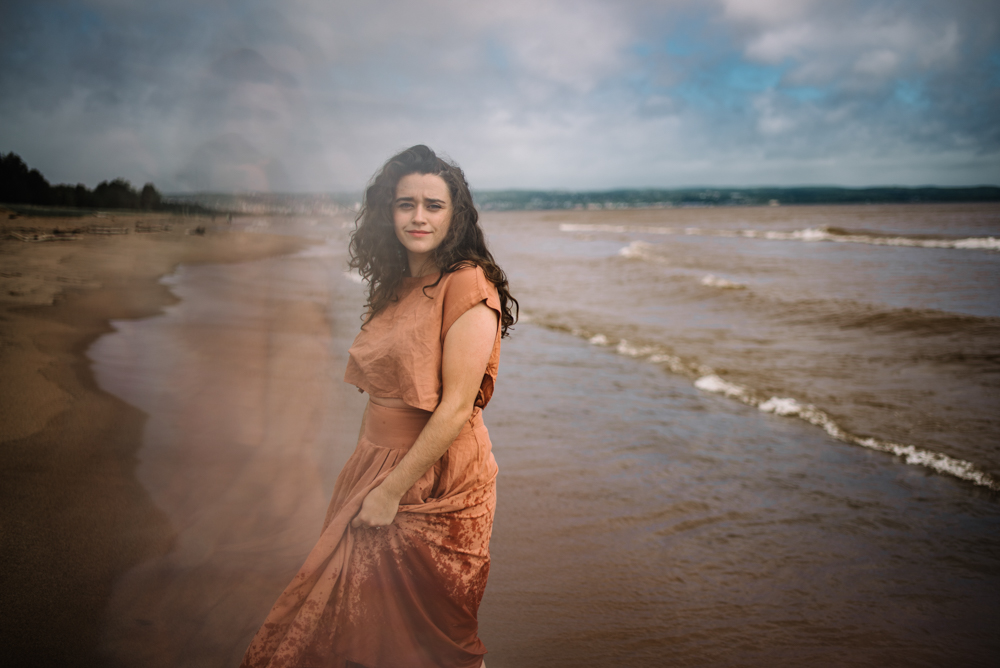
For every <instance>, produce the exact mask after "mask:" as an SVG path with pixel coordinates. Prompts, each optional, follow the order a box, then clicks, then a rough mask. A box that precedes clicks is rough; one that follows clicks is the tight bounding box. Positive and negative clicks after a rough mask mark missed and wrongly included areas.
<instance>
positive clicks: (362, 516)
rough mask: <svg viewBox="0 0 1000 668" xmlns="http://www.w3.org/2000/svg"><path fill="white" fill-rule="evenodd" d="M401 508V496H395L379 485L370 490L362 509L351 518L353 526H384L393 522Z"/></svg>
mask: <svg viewBox="0 0 1000 668" xmlns="http://www.w3.org/2000/svg"><path fill="white" fill-rule="evenodd" d="M398 510H399V498H398V497H393V495H392V494H390V493H388V492H387V491H386V490H385V489H383V488H382V485H379V486H378V487H376V488H375V489H373V490H372V491H370V492H368V495H367V496H366V497H365V500H364V502H362V504H361V510H359V511H358V514H357V515H355V516H354V519H353V520H351V526H352V527H353V528H355V529H357V528H359V527H374V528H376V529H377V528H379V527H384V526H388V525H390V524H392V520H394V519H395V518H396V512H397V511H398Z"/></svg>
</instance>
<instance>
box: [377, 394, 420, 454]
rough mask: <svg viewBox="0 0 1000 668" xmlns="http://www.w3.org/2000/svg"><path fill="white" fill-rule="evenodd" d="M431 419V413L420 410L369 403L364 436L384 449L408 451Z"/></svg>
mask: <svg viewBox="0 0 1000 668" xmlns="http://www.w3.org/2000/svg"><path fill="white" fill-rule="evenodd" d="M430 418H431V413H428V412H427V411H424V410H420V409H419V408H390V407H388V406H379V405H378V404H376V403H374V402H371V401H369V402H368V416H367V417H366V418H365V434H364V436H365V439H366V440H368V441H370V442H372V443H374V444H375V445H379V446H382V447H383V448H393V449H394V450H395V449H407V448H409V447H410V446H411V445H413V442H414V441H415V440H417V436H419V435H420V432H421V431H422V430H423V428H424V425H426V424H427V421H428V420H429V419H430Z"/></svg>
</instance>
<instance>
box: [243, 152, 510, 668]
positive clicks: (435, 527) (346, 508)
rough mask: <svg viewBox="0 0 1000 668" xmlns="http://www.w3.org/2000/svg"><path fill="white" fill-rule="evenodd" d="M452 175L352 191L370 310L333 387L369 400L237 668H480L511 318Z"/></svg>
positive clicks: (396, 163)
mask: <svg viewBox="0 0 1000 668" xmlns="http://www.w3.org/2000/svg"><path fill="white" fill-rule="evenodd" d="M478 219H479V217H478V214H477V213H476V209H475V207H474V206H473V203H472V194H471V192H470V191H469V186H468V184H467V183H466V181H465V176H464V174H463V173H462V170H461V169H459V168H458V167H457V166H456V165H453V164H450V163H448V162H445V161H444V160H442V159H441V158H439V157H437V156H436V155H435V154H434V152H433V151H431V150H430V149H429V148H427V147H426V146H414V147H413V148H410V149H407V150H406V151H403V152H402V153H400V154H399V155H396V156H395V157H393V158H392V159H390V160H389V161H388V162H387V163H386V164H385V166H384V167H383V168H382V170H381V171H380V172H379V173H378V174H376V176H375V178H374V179H373V180H372V182H371V184H370V185H369V187H368V190H367V192H366V193H365V204H364V207H363V208H362V210H361V213H360V214H359V216H358V221H357V225H356V228H355V231H354V234H353V235H352V237H351V244H350V253H351V263H350V264H351V267H352V268H354V269H357V270H359V271H360V273H361V275H362V276H363V277H364V278H365V279H366V280H367V282H368V304H367V307H368V312H367V315H366V316H365V319H364V323H363V324H362V327H361V333H360V334H358V337H357V338H356V339H355V341H354V345H353V346H352V347H351V349H350V359H349V361H348V365H347V373H346V376H345V380H346V381H347V382H349V383H353V384H354V385H356V386H357V387H358V390H359V391H361V392H367V393H368V395H369V403H368V406H367V407H366V409H365V414H364V417H363V418H362V426H361V435H360V438H359V440H358V446H357V449H356V450H355V452H354V454H353V455H352V456H351V458H350V459H349V460H348V462H347V464H346V465H345V466H344V470H343V471H342V472H341V474H340V476H339V477H338V479H337V483H336V486H335V488H334V492H333V499H332V501H331V502H330V509H329V510H328V511H327V517H326V522H325V524H324V529H323V533H322V535H321V537H320V540H319V542H318V543H317V545H316V547H315V548H313V551H312V552H311V553H310V554H309V557H308V558H307V559H306V563H305V565H304V566H303V567H302V569H301V570H300V571H299V573H298V575H296V576H295V579H294V580H293V581H292V583H291V584H290V585H289V586H288V588H287V589H285V591H284V593H283V594H282V595H281V597H280V598H279V599H278V602H277V603H276V604H275V606H274V608H273V609H272V610H271V613H270V614H269V615H268V617H267V619H266V620H265V622H264V625H263V626H262V627H261V629H260V630H259V631H258V632H257V635H256V637H255V638H254V640H253V642H252V643H251V644H250V647H249V649H248V650H247V653H246V656H245V657H244V659H243V664H242V665H243V666H248V667H249V666H337V667H348V666H363V667H365V668H383V667H384V668H407V667H410V666H412V667H414V668H417V667H425V666H426V667H428V668H430V667H432V666H433V667H435V668H437V667H440V666H449V667H452V666H453V667H455V668H466V667H468V668H478V667H479V666H483V665H485V663H484V661H483V654H485V652H486V649H485V647H484V646H483V644H482V642H480V640H479V637H478V634H477V630H478V625H477V621H476V614H477V611H478V609H479V602H480V601H481V600H482V595H483V590H484V588H485V586H486V578H487V575H488V573H489V566H490V557H489V540H490V531H491V529H492V525H493V511H494V508H495V505H496V487H495V479H496V473H497V466H496V462H495V461H494V459H493V454H492V451H491V445H490V440H489V434H488V433H487V431H486V427H485V426H484V425H483V420H482V409H483V408H484V407H485V406H486V404H487V403H488V402H489V400H490V396H491V395H492V394H493V384H494V381H495V380H496V374H497V364H498V361H499V356H500V339H501V337H502V336H505V335H506V334H507V331H508V329H509V328H510V327H511V326H512V325H513V324H514V322H515V320H516V309H517V301H516V300H515V299H514V298H513V297H511V295H510V292H509V291H508V288H507V279H506V277H505V276H504V273H503V271H501V269H500V267H498V266H497V265H496V263H495V262H494V261H493V256H492V255H491V254H490V252H489V251H488V250H487V248H486V243H485V239H484V236H483V231H482V228H480V226H479V222H478Z"/></svg>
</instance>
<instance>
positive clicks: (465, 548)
mask: <svg viewBox="0 0 1000 668" xmlns="http://www.w3.org/2000/svg"><path fill="white" fill-rule="evenodd" d="M430 415H431V414H430V413H428V412H427V411H422V410H419V409H415V408H386V407H384V406H379V405H377V404H373V403H370V402H369V404H368V415H367V417H366V419H365V427H364V432H363V434H362V435H361V438H360V439H359V441H358V446H357V448H356V449H355V451H354V454H353V455H351V458H350V459H349V460H348V461H347V464H346V465H345V466H344V469H343V471H341V473H340V476H339V477H338V478H337V483H336V486H335V488H334V492H333V499H332V500H331V502H330V508H329V510H328V511H327V516H326V521H325V523H324V527H323V532H322V534H321V536H320V539H319V542H318V543H317V544H316V547H314V548H313V550H312V552H310V554H309V556H308V557H307V558H306V562H305V564H304V565H303V566H302V568H301V570H300V571H299V572H298V574H297V575H296V576H295V578H294V579H293V580H292V582H291V584H289V585H288V587H287V588H286V589H285V591H284V592H283V593H282V594H281V596H280V597H279V598H278V602H277V603H275V605H274V607H273V608H272V609H271V612H270V613H269V614H268V616H267V619H266V620H265V621H264V624H263V625H262V626H261V628H260V630H259V631H258V632H257V635H256V636H255V637H254V639H253V641H252V642H251V644H250V647H249V648H248V649H247V652H246V655H245V656H244V658H243V663H242V664H241V666H243V667H246V668H251V667H253V668H262V667H264V666H268V667H272V668H277V667H279V666H280V667H286V666H287V667H291V666H297V667H310V668H311V667H313V666H315V667H316V668H319V667H321V666H322V667H323V668H331V667H335V668H352V667H353V668H357V667H359V666H361V667H363V668H441V667H447V668H452V667H454V668H478V666H479V665H480V664H481V663H482V660H483V655H484V654H485V653H486V648H485V647H484V646H483V643H482V642H481V641H480V640H479V635H478V622H477V613H478V610H479V603H480V601H481V600H482V597H483V591H484V590H485V588H486V579H487V576H488V575H489V570H490V554H489V542H490V533H491V531H492V528H493V513H494V510H495V508H496V475H497V465H496V461H495V460H494V458H493V452H492V448H491V444H490V438H489V433H488V432H487V431H486V426H485V425H484V424H483V420H482V413H481V411H480V409H478V408H476V409H475V410H474V412H473V414H472V416H471V417H470V418H469V420H468V421H467V422H466V424H465V426H464V427H463V428H462V431H461V433H459V435H458V437H457V438H456V439H455V441H454V443H452V444H451V446H450V447H449V448H448V450H447V452H445V454H444V455H443V456H442V457H441V459H440V460H438V462H437V463H436V464H435V465H434V466H433V467H432V468H431V469H430V470H429V471H427V473H425V474H424V476H423V477H422V478H421V479H420V480H418V481H417V483H416V484H414V486H413V487H412V488H411V489H410V491H409V492H407V493H406V495H405V496H404V497H403V499H402V500H401V503H400V507H399V513H398V514H397V515H396V518H395V520H393V523H392V524H391V525H389V526H386V527H381V528H378V529H375V528H367V527H366V528H359V529H353V528H351V526H350V524H351V520H352V519H353V518H354V516H355V515H356V514H357V513H358V511H359V510H360V509H361V503H362V501H364V498H365V496H366V495H367V494H368V492H369V491H370V490H371V489H373V488H374V487H376V486H378V485H379V484H380V483H381V482H382V480H384V479H385V477H386V475H388V474H389V472H390V471H391V470H392V469H393V467H395V466H396V464H397V463H398V462H399V461H400V460H401V459H402V458H403V456H404V455H405V454H406V452H407V450H408V449H409V448H410V446H411V445H413V442H414V441H415V440H416V438H417V436H418V435H419V434H420V431H421V430H422V429H423V428H424V425H425V424H426V423H427V420H428V419H429V418H430Z"/></svg>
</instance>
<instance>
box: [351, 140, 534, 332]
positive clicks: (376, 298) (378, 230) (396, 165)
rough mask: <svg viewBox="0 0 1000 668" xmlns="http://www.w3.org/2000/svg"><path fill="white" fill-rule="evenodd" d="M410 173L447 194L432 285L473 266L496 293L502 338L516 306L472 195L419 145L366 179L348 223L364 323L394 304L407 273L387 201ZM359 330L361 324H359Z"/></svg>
mask: <svg viewBox="0 0 1000 668" xmlns="http://www.w3.org/2000/svg"><path fill="white" fill-rule="evenodd" d="M410 174H434V175H436V176H440V177H441V179H442V180H444V182H445V183H446V184H448V191H449V193H450V194H451V202H452V214H451V223H450V225H449V227H448V233H447V235H445V238H444V240H443V241H442V242H441V245H439V246H438V247H437V248H435V249H434V250H433V251H432V255H431V258H432V259H433V260H434V263H435V264H436V265H437V266H438V267H440V268H441V274H440V276H438V279H437V281H435V282H434V283H433V284H432V285H429V286H427V287H433V286H434V285H437V284H438V283H440V282H441V278H443V277H444V275H445V274H448V273H451V272H453V271H457V270H458V269H461V268H462V267H467V266H470V265H476V266H479V267H482V269H483V273H484V274H486V278H487V279H489V281H490V282H491V283H493V285H494V286H496V289H497V292H498V293H499V294H500V331H501V336H507V334H508V332H509V330H510V328H511V327H513V326H514V323H516V322H517V316H518V303H517V300H516V299H514V297H513V296H511V294H510V289H509V287H508V285H507V275H506V274H504V272H503V270H502V269H501V268H500V266H499V265H497V263H496V261H495V260H494V259H493V255H492V254H491V253H490V251H489V249H488V248H487V247H486V237H485V235H484V234H483V228H482V227H480V225H479V212H477V211H476V207H475V205H474V204H473V202H472V191H471V190H469V184H468V183H467V182H466V180H465V174H464V173H463V172H462V169H461V168H460V167H459V166H458V165H456V164H454V163H451V162H448V161H447V160H443V159H441V158H439V157H438V156H437V155H436V154H435V153H434V151H432V150H431V149H429V148H427V147H426V146H424V145H423V144H419V145H417V146H413V147H411V148H408V149H406V150H405V151H403V152H402V153H399V154H398V155H394V156H393V157H391V158H389V160H388V162H386V163H385V165H383V167H382V169H380V170H379V171H378V173H377V174H375V176H374V177H372V180H371V181H370V182H369V184H368V188H367V189H366V190H365V197H364V201H363V203H362V206H361V211H360V212H359V213H358V217H357V218H356V219H355V221H354V232H353V233H352V234H351V243H350V246H349V250H350V255H351V260H350V266H351V268H352V269H357V270H358V272H359V273H360V274H361V276H362V278H364V279H365V280H366V281H367V282H368V303H367V304H365V306H366V307H367V308H368V312H367V314H366V316H365V318H364V322H365V323H367V322H368V321H369V320H371V319H372V318H373V317H375V316H376V315H377V314H378V313H379V312H381V311H382V309H384V308H385V307H386V306H387V305H388V304H389V302H391V301H394V300H395V299H396V298H397V297H396V291H397V289H398V288H399V284H400V283H401V282H402V280H403V278H404V277H405V276H406V275H407V274H408V272H409V263H408V262H407V258H406V253H405V252H403V250H404V249H403V244H401V243H400V242H399V239H397V238H396V231H395V227H394V225H393V202H394V200H395V199H396V186H397V185H398V184H399V181H400V179H402V178H403V177H404V176H408V175H410ZM362 326H363V325H362Z"/></svg>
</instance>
